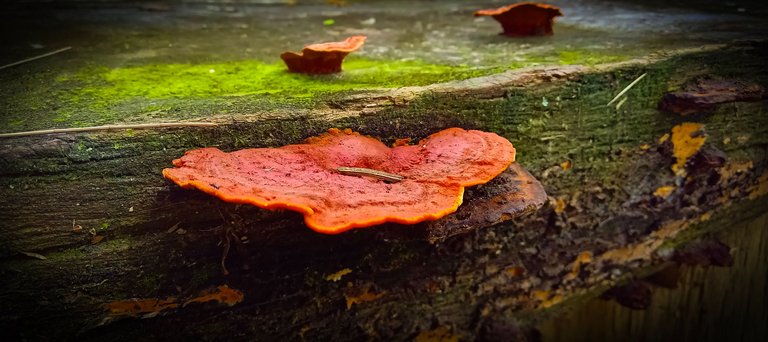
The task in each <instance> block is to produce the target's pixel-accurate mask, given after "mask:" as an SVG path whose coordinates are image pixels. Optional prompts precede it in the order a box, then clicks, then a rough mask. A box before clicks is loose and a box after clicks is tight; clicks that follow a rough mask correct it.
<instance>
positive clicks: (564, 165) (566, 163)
mask: <svg viewBox="0 0 768 342" xmlns="http://www.w3.org/2000/svg"><path fill="white" fill-rule="evenodd" d="M560 167H561V168H563V170H570V169H571V168H572V167H573V162H571V161H570V160H566V161H564V162H562V163H560Z"/></svg>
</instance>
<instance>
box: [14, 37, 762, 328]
mask: <svg viewBox="0 0 768 342" xmlns="http://www.w3.org/2000/svg"><path fill="white" fill-rule="evenodd" d="M767 49H768V46H766V44H765V43H761V42H753V43H743V44H739V45H736V46H729V47H724V48H720V49H714V50H710V51H703V52H690V53H684V54H681V55H678V56H674V57H669V58H666V59H659V60H656V61H653V62H648V63H635V64H620V65H615V66H612V67H611V66H607V67H603V68H600V69H579V70H576V71H574V72H565V73H564V74H567V75H568V76H567V77H559V78H551V77H543V78H542V77H540V78H537V80H538V82H532V83H531V84H530V85H528V86H525V85H518V84H512V85H510V84H503V83H499V84H496V85H492V86H489V87H488V89H493V90H494V91H493V92H483V93H482V94H477V93H473V92H455V91H445V92H425V93H422V94H420V95H418V96H414V97H412V98H409V99H407V100H404V101H400V102H398V103H396V104H394V105H389V106H383V107H382V106H378V105H377V106H374V108H376V109H375V110H374V111H358V112H357V115H351V114H350V112H349V111H345V110H341V109H339V113H340V114H339V115H334V114H333V111H331V112H330V115H327V116H323V117H322V118H320V119H312V118H298V119H297V118H275V119H270V120H256V121H247V122H241V123H231V124H226V125H222V126H218V127H214V128H187V129H162V130H153V131H135V132H119V131H118V132H103V133H86V134H59V135H50V136H36V137H23V138H11V139H4V140H2V141H0V144H1V145H2V149H0V151H2V152H0V158H2V167H1V168H0V174H2V178H0V189H1V190H0V195H1V197H2V199H3V200H2V202H0V213H1V215H2V217H1V218H0V241H2V249H0V253H1V254H2V255H1V257H2V260H1V261H0V263H1V264H0V273H1V276H2V278H3V282H2V285H1V286H0V301H1V303H2V308H3V309H2V310H3V315H2V318H1V319H0V324H1V325H2V330H3V331H4V333H5V334H10V336H12V337H14V338H26V339H59V338H61V337H63V336H65V337H69V338H74V337H75V336H77V337H78V338H79V339H80V338H82V339H103V338H110V339H137V338H150V339H154V338H170V337H172V338H178V337H180V336H185V337H195V338H204V339H221V338H226V339H254V338H255V339H261V338H264V339H267V338H269V339H274V338H278V337H280V338H285V339H290V340H297V339H301V338H306V339H330V338H333V339H337V340H356V339H360V338H382V339H409V338H413V337H415V336H418V335H419V334H428V333H429V332H432V333H433V334H437V333H447V334H451V335H452V336H457V337H464V338H470V337H471V336H475V337H486V338H488V339H494V338H498V336H499V334H502V335H501V336H502V337H503V336H509V334H517V333H521V330H520V329H519V328H518V327H521V326H526V325H528V324H532V323H535V322H538V321H540V320H542V319H544V318H546V317H550V316H551V315H553V314H554V313H558V312H560V311H562V310H565V309H567V308H569V307H574V306H578V305H579V303H582V302H584V301H585V300H587V299H588V298H593V297H595V296H597V295H599V294H600V293H601V292H602V291H604V290H605V289H608V288H610V287H612V286H614V285H616V284H621V283H623V282H625V281H627V280H628V279H632V278H633V277H639V276H644V275H647V274H648V273H651V272H653V270H656V269H658V266H659V265H661V264H665V263H668V262H669V260H668V258H669V256H670V255H671V254H672V252H673V251H674V249H675V248H676V247H677V246H679V245H680V244H683V243H685V242H686V241H690V240H692V239H695V238H696V237H697V236H699V235H701V234H704V233H706V232H708V231H713V230H719V229H727V228H728V225H727V224H725V223H726V222H728V221H730V220H731V219H732V218H733V217H740V218H748V217H752V216H754V215H756V214H757V213H760V212H764V211H765V209H766V202H765V197H764V196H763V195H764V194H765V193H766V191H768V189H767V187H768V177H767V176H766V173H765V172H766V167H767V166H768V158H766V147H768V116H767V115H765V110H766V102H765V101H758V102H751V103H744V102H736V103H730V104H724V105H721V106H719V107H717V109H716V110H715V112H714V113H711V114H708V115H701V116H693V117H678V116H675V115H673V114H669V113H662V112H659V111H658V110H656V105H657V102H658V100H659V99H660V98H661V96H662V95H663V94H664V93H665V92H667V91H669V90H670V89H676V88H678V87H679V86H680V85H681V84H684V83H685V82H687V81H689V80H690V79H692V78H695V77H699V76H701V71H702V70H704V71H705V72H706V74H707V75H710V76H717V77H730V78H739V79H742V80H747V81H750V82H756V83H758V84H761V85H762V86H766V85H768V83H766V80H768V75H766V73H765V70H768V69H766V64H765V61H764V59H763V58H762V56H765V55H766V51H767ZM643 73H646V74H647V76H646V77H645V80H644V82H640V83H638V85H637V86H636V87H634V88H633V89H632V90H631V91H630V93H629V94H630V98H629V100H627V101H626V103H624V104H623V105H622V106H621V107H619V108H617V107H616V106H615V105H612V106H606V105H605V104H606V103H607V102H608V101H609V100H610V99H611V98H612V97H613V95H614V94H616V93H617V92H618V91H620V90H621V89H622V88H624V87H625V86H626V85H627V84H628V83H629V82H631V81H632V80H634V79H636V78H637V77H638V76H639V75H641V74H643ZM521 74H525V75H530V74H536V72H531V71H525V70H524V71H521ZM488 94H493V95H492V96H489V95H488ZM375 98H376V95H375V94H373V95H371V99H372V100H371V101H372V102H371V103H376V100H375ZM365 100H366V99H365V98H364V97H358V98H357V99H356V101H358V103H359V102H364V101H365ZM682 122H697V123H701V124H703V127H704V130H705V132H706V142H705V143H704V145H703V146H702V147H701V148H700V149H699V150H698V152H696V153H695V154H694V155H693V156H692V157H691V158H689V159H688V160H687V162H686V161H685V160H684V161H683V162H684V163H685V166H684V169H685V173H686V175H685V176H681V175H680V174H679V173H678V175H676V174H675V173H674V172H673V171H672V165H673V164H675V163H676V160H675V158H674V157H673V150H674V148H675V144H677V142H675V141H674V136H673V137H672V138H667V139H666V141H664V140H665V139H663V138H662V137H663V136H664V135H665V134H667V133H670V132H671V131H672V130H673V127H675V126H676V125H679V124H681V123H682ZM452 126H461V127H466V128H477V129H483V130H488V131H493V132H496V133H499V134H501V135H502V136H504V137H506V138H508V139H510V141H512V142H513V144H514V145H515V146H516V148H517V149H518V151H519V158H518V162H519V163H521V164H522V165H523V166H525V167H526V168H528V169H529V170H530V171H531V173H532V174H533V175H535V176H536V177H537V178H538V179H539V180H541V182H542V183H543V184H544V186H545V188H546V190H547V192H548V194H549V196H550V197H551V201H550V202H551V204H550V205H548V206H546V207H545V208H543V209H541V210H539V211H538V212H536V213H535V214H532V215H529V216H527V217H525V218H522V219H516V220H513V221H512V222H508V223H504V224H500V225H496V226H493V227H483V228H479V227H478V228H479V229H477V230H474V231H471V232H468V233H463V234H459V235H456V236H452V237H448V238H445V239H440V240H439V241H433V242H432V243H430V242H429V241H426V240H422V239H419V238H418V234H415V233H414V232H417V231H418V229H419V227H418V226H417V227H405V226H387V227H374V228H370V229H360V230H355V231H352V232H349V233H345V234H341V235H336V236H324V235H319V234H316V233H314V232H312V231H310V230H309V229H307V228H306V227H304V226H303V223H302V220H301V217H300V216H299V215H296V214H292V213H290V212H267V211H263V210H259V209H255V208H245V207H240V208H234V207H230V206H226V205H222V204H221V203H219V202H218V201H217V200H214V199H212V198H209V197H208V196H206V195H203V194H201V193H198V192H195V191H187V190H181V189H179V188H177V187H176V186H174V185H172V184H170V183H169V182H167V181H166V180H164V179H163V178H162V177H161V170H162V168H164V167H168V166H169V165H170V161H171V160H172V159H174V158H176V157H178V156H180V155H181V154H183V152H184V151H185V150H188V149H191V148H196V147H202V146H218V147H219V148H221V149H224V150H232V149H237V148H242V147H246V146H248V147H263V146H280V145H283V144H288V143H297V142H300V141H302V139H304V138H307V137H310V136H313V135H317V134H318V133H321V132H323V131H325V130H326V129H328V128H330V127H344V128H347V127H348V128H352V129H354V130H357V131H359V132H361V133H364V134H369V135H372V136H376V137H380V138H381V139H383V140H384V141H388V142H391V141H393V140H394V139H395V138H402V137H412V138H416V139H419V138H423V137H425V136H427V135H428V134H430V133H433V132H436V131H438V130H440V129H443V128H447V127H452ZM660 138H662V139H660ZM723 156H724V157H725V159H724V160H723V159H722V158H720V157H723ZM564 162H568V163H566V164H563V163H564ZM664 186H669V187H671V188H668V189H671V190H669V191H670V192H669V193H668V195H666V196H663V195H659V193H658V192H657V191H658V190H659V189H660V188H662V187H664ZM654 193H656V195H655V194H654ZM473 196H475V195H474V194H473V190H471V189H469V191H468V193H467V196H466V198H467V202H470V201H472V199H473ZM220 212H223V213H224V215H223V216H226V217H225V220H223V218H224V217H223V216H222V215H221V214H220ZM404 231H405V232H406V233H404V234H398V232H400V233H402V232H404ZM393 232H394V233H393ZM412 233H413V234H412ZM226 234H234V235H226ZM229 237H232V240H239V239H242V241H248V242H247V243H234V242H232V245H233V248H232V249H231V250H230V251H229V254H228V257H227V258H226V260H225V265H226V267H227V268H228V270H229V275H226V276H225V275H224V272H223V269H222V265H221V263H222V260H221V259H222V253H223V247H222V243H223V241H225V240H227V239H229ZM234 237H237V239H235V238H234ZM585 252H588V253H587V255H589V257H584V255H585V254H584V253H585ZM580 255H581V256H580ZM43 258H44V259H43ZM344 269H349V271H351V272H342V273H347V274H345V275H337V278H340V281H334V280H333V278H334V277H329V276H330V275H334V274H335V273H336V272H339V271H341V270H344ZM329 279H330V280H329ZM222 284H226V285H228V286H229V287H231V288H233V289H237V290H239V291H242V292H243V294H244V300H243V301H242V302H241V303H239V304H236V305H234V306H232V307H228V306H221V305H214V304H208V305H198V306H189V307H183V308H178V309H174V310H166V311H161V312H159V313H149V314H147V313H144V314H142V315H138V314H137V315H136V316H145V318H143V319H141V318H137V317H133V316H127V315H123V316H120V315H117V316H116V315H112V316H110V313H109V312H108V311H107V310H106V309H105V306H104V305H105V304H107V303H110V302H114V301H120V300H128V299H132V298H141V299H152V298H155V299H158V300H163V299H166V298H171V297H174V298H188V297H191V296H193V295H194V294H195V293H199V292H200V291H203V290H205V289H207V288H211V287H215V286H219V285H222ZM43 327H45V328H43ZM504 334H506V335H504Z"/></svg>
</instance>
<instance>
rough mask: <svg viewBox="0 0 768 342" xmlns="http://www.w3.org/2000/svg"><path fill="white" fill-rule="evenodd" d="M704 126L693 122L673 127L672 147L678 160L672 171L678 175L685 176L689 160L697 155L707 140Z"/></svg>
mask: <svg viewBox="0 0 768 342" xmlns="http://www.w3.org/2000/svg"><path fill="white" fill-rule="evenodd" d="M703 127H704V125H702V124H699V123H693V122H684V123H681V124H679V125H677V126H675V127H672V146H673V147H674V156H675V158H676V159H677V161H676V162H675V164H673V165H672V171H673V172H674V173H675V174H676V175H685V163H686V162H687V161H688V158H690V157H692V156H693V155H695V154H696V153H697V152H699V150H700V149H701V147H702V146H704V142H705V141H706V140H707V138H706V136H705V135H704V132H703V131H702V128H703Z"/></svg>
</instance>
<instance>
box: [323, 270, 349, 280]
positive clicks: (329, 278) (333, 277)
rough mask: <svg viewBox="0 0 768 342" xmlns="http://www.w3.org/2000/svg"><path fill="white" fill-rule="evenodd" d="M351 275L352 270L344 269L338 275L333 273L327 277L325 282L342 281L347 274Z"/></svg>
mask: <svg viewBox="0 0 768 342" xmlns="http://www.w3.org/2000/svg"><path fill="white" fill-rule="evenodd" d="M350 273H352V270H350V269H348V268H345V269H343V270H341V271H338V272H336V273H332V274H329V275H327V276H326V277H325V280H327V281H339V280H341V277H343V276H345V275H347V274H350Z"/></svg>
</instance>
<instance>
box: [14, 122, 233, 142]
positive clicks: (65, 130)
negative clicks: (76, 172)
mask: <svg viewBox="0 0 768 342" xmlns="http://www.w3.org/2000/svg"><path fill="white" fill-rule="evenodd" d="M218 125H219V124H217V123H214V122H165V123H156V124H133V125H106V126H91V127H74V128H55V129H43V130H39V131H26V132H13V133H0V138H11V137H26V136H32V135H43V134H55V133H77V132H95V131H109V130H115V129H154V128H167V127H213V126H218Z"/></svg>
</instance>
